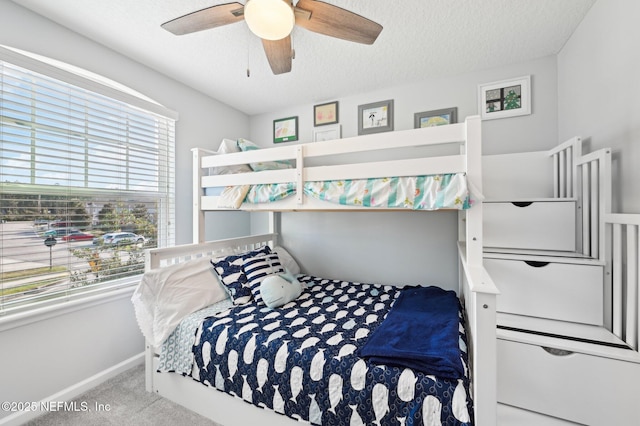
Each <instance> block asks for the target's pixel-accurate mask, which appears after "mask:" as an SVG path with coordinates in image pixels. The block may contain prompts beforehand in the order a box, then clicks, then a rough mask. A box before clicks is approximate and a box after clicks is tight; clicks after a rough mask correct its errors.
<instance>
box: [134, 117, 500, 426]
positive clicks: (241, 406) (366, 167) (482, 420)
mask: <svg viewBox="0 0 640 426" xmlns="http://www.w3.org/2000/svg"><path fill="white" fill-rule="evenodd" d="M443 144H447V145H449V144H453V145H455V146H459V147H460V149H459V150H456V152H459V154H454V155H445V156H437V157H434V156H426V155H425V156H422V154H420V153H421V152H423V151H421V150H417V149H416V147H424V146H431V145H443ZM399 149H400V150H404V151H405V156H404V158H402V159H398V160H387V161H375V162H366V163H349V164H342V165H331V166H316V167H305V160H306V159H310V158H314V157H325V156H330V155H343V154H351V153H366V152H371V151H383V152H384V151H385V150H399ZM206 153H207V151H205V150H201V149H194V150H193V156H194V182H195V184H194V219H193V220H194V233H193V239H194V244H188V245H183V246H177V247H170V248H163V249H151V250H148V251H147V258H146V270H150V269H155V268H159V267H163V266H166V265H168V264H173V263H179V262H183V261H186V260H189V259H192V258H195V257H201V256H212V255H215V254H216V253H217V252H218V251H221V250H222V249H223V248H228V247H236V248H238V249H252V248H255V247H257V246H260V245H263V244H269V245H276V244H277V233H275V232H272V233H269V234H266V235H259V236H251V237H243V238H234V239H227V240H219V241H212V242H204V241H203V240H204V211H206V210H220V209H218V208H217V197H211V196H204V195H203V193H204V192H203V188H205V187H210V186H227V185H241V184H253V183H275V182H296V183H297V187H298V191H297V194H298V195H296V196H295V197H290V199H285V200H282V201H278V202H276V203H269V204H261V205H243V206H242V208H243V209H248V210H266V211H297V210H350V209H353V208H350V207H345V206H340V205H334V204H330V203H326V202H322V201H317V200H312V199H307V198H306V197H305V196H304V195H302V190H301V188H302V185H303V184H304V181H306V180H329V179H357V178H369V177H386V176H411V175H425V174H438V173H458V172H463V173H466V174H467V180H468V182H469V185H470V187H471V188H473V190H474V192H475V194H476V201H475V203H474V205H473V207H472V208H471V209H469V210H466V211H464V212H460V217H461V220H460V221H459V223H460V224H461V226H460V230H459V232H458V241H459V242H458V251H459V259H460V261H459V265H460V268H459V269H460V271H459V277H460V286H459V295H460V297H461V299H462V300H463V302H464V305H465V309H466V314H467V331H468V337H469V356H470V366H471V379H472V393H473V399H474V413H475V422H476V424H477V425H493V424H496V309H495V306H496V303H495V302H496V295H497V294H498V291H497V289H496V287H495V285H494V284H493V282H492V281H491V279H490V278H489V276H488V275H487V273H486V271H485V270H484V268H483V266H482V202H481V193H482V170H481V124H480V118H479V117H470V118H467V119H466V120H465V122H464V123H460V124H453V125H448V126H440V127H433V128H426V129H415V130H406V131H401V132H393V133H379V134H373V135H367V136H358V137H354V138H347V139H341V140H336V141H326V142H316V143H311V144H300V145H288V146H282V147H275V148H270V149H263V150H257V151H251V152H244V153H234V154H226V155H214V154H213V153H212V155H205V154H206ZM406 153H408V154H409V155H406ZM407 157H408V158H407ZM286 159H295V160H296V168H294V169H288V170H274V171H263V172H253V173H243V174H236V175H222V176H206V173H205V171H206V170H207V169H208V168H210V167H218V166H224V165H233V164H247V163H252V162H264V161H274V160H286ZM359 210H363V209H362V208H360V209H359ZM366 210H367V211H369V210H373V209H366ZM385 210H389V209H385ZM425 215H427V216H428V212H427V213H425ZM425 220H428V219H426V218H425ZM277 223H278V218H277V213H274V214H272V215H271V225H270V226H271V228H272V230H273V231H275V230H276V229H277V227H276V224H277ZM157 365H158V354H157V350H156V348H154V347H152V346H151V345H149V344H147V347H146V387H147V391H149V392H156V393H158V394H159V395H161V396H163V397H165V398H168V399H170V400H172V401H174V402H177V403H178V404H181V405H183V406H185V407H187V408H189V409H191V410H193V411H196V412H198V413H200V414H202V415H204V416H206V417H208V418H210V419H212V420H214V421H216V422H218V423H221V424H223V425H225V426H232V425H250V424H261V425H285V424H293V423H292V422H293V421H294V420H291V419H289V418H287V417H285V416H282V415H279V414H276V413H275V412H271V411H270V410H264V409H261V408H258V407H254V406H252V405H249V404H247V403H245V402H244V401H243V400H241V399H240V398H235V397H232V396H230V395H227V394H226V393H223V392H220V391H217V390H215V389H213V388H208V387H207V386H204V385H202V384H200V383H199V382H196V381H195V380H192V379H190V378H184V377H182V376H180V375H178V374H167V373H162V374H161V373H157V372H156V371H157Z"/></svg>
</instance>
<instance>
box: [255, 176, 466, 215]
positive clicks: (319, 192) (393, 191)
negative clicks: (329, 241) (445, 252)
mask: <svg viewBox="0 0 640 426" xmlns="http://www.w3.org/2000/svg"><path fill="white" fill-rule="evenodd" d="M295 193H296V184H295V183H293V182H289V183H282V184H258V185H252V186H251V188H250V189H249V191H248V193H247V195H246V197H245V199H244V200H243V201H244V202H246V203H254V204H257V203H269V202H274V201H278V200H282V199H284V198H287V197H289V196H291V195H294V194H295ZM304 193H305V195H307V196H309V197H313V198H316V199H318V200H323V201H328V202H331V203H336V204H340V205H343V206H357V207H368V208H371V207H373V208H403V209H412V210H438V209H455V210H464V209H468V208H469V207H470V206H471V200H470V197H469V190H468V188H467V179H466V176H465V174H464V173H451V174H440V175H428V176H410V177H388V178H371V179H346V180H336V181H314V182H305V184H304Z"/></svg>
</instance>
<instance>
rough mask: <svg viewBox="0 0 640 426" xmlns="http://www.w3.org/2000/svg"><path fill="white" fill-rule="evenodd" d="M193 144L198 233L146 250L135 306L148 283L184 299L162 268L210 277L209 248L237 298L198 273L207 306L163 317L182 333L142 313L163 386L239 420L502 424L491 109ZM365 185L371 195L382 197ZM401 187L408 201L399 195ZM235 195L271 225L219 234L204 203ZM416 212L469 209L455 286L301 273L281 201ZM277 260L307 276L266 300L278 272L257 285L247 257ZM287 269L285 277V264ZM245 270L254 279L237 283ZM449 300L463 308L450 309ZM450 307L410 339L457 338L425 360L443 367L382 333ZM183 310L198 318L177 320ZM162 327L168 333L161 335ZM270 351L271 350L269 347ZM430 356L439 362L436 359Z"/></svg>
mask: <svg viewBox="0 0 640 426" xmlns="http://www.w3.org/2000/svg"><path fill="white" fill-rule="evenodd" d="M442 147H444V149H442ZM193 157H194V171H193V173H194V175H193V177H194V188H193V195H194V217H193V225H194V226H193V229H194V232H193V239H194V243H193V244H187V245H183V246H176V247H169V248H163V249H151V250H148V251H147V258H146V273H145V276H144V277H143V280H142V282H141V286H140V287H139V289H138V290H137V291H136V295H137V296H136V295H134V299H136V297H137V298H138V300H134V305H136V311H137V314H139V312H138V311H139V310H140V309H141V308H140V306H139V305H140V302H141V300H140V295H141V294H142V293H145V292H146V293H147V294H148V295H151V296H152V299H153V300H154V302H156V301H158V300H159V298H160V297H162V293H163V292H164V293H165V294H166V295H167V296H168V297H169V298H172V302H173V301H176V300H180V299H181V298H183V296H184V294H181V293H180V291H184V289H180V290H177V291H176V290H175V289H167V288H165V287H163V286H164V284H165V281H166V279H163V278H160V279H158V276H160V277H162V276H163V274H164V276H165V278H166V276H169V275H171V273H172V272H170V271H174V270H180V268H181V267H184V265H187V264H188V265H190V266H189V267H188V268H186V269H185V268H183V269H182V272H178V273H177V275H178V276H179V280H182V281H185V280H184V279H183V278H184V276H187V275H190V274H191V275H198V274H199V272H198V271H200V272H202V270H203V269H207V264H208V262H210V261H211V263H212V264H213V265H214V267H215V271H216V272H217V275H218V277H219V278H220V279H221V282H222V283H223V284H225V285H227V284H228V285H230V286H232V287H233V286H235V287H234V290H233V293H232V296H233V297H232V298H231V299H233V301H230V300H229V298H227V297H225V296H226V295H225V296H221V297H213V298H211V297H210V296H211V295H210V294H209V295H204V294H199V293H198V291H199V290H198V289H197V288H196V287H197V285H193V286H192V285H187V286H186V287H188V290H187V292H188V293H189V296H184V297H185V298H186V299H192V300H194V303H195V304H196V305H198V306H197V307H195V305H194V306H191V307H190V309H186V310H185V312H181V313H180V315H174V316H173V317H172V318H169V319H167V318H166V317H165V318H163V320H164V321H165V323H163V324H170V326H169V327H165V328H168V329H174V328H175V329H174V330H173V332H172V333H171V334H170V335H169V338H167V335H166V333H167V332H168V331H169V330H167V332H165V333H164V334H162V335H161V337H158V333H157V331H158V329H159V328H161V327H160V326H159V325H158V324H156V323H154V324H150V323H149V321H142V322H141V321H140V315H138V317H139V318H138V319H139V323H140V324H141V328H142V329H143V332H145V329H146V330H147V332H146V333H145V337H147V345H146V386H147V390H148V391H149V392H156V393H158V394H159V395H161V396H163V397H166V398H168V399H170V400H172V401H174V402H177V403H179V404H181V405H183V406H185V407H187V408H190V409H192V410H194V411H196V412H198V413H200V414H202V415H204V416H206V417H208V418H211V419H212V420H214V421H216V422H219V423H221V424H224V425H225V426H231V425H235V424H237V425H244V424H265V425H280V424H289V423H291V424H293V423H292V419H293V420H299V421H305V422H309V423H311V424H369V423H375V424H398V425H400V424H425V425H429V424H441V423H442V424H495V423H496V339H495V336H496V311H495V305H496V303H495V301H496V295H497V293H498V292H497V289H496V288H495V286H494V285H493V283H492V281H491V279H490V278H489V276H488V275H487V273H486V271H485V270H484V268H483V266H482V175H481V129H480V119H479V118H478V117H470V118H467V119H466V120H465V122H464V123H460V124H453V125H448V126H441V127H434V128H426V129H414V130H407V131H400V132H392V133H381V134H373V135H367V136H358V137H354V138H348V139H341V140H337V141H325V142H317V143H310V144H298V145H287V146H278V147H274V148H269V149H257V148H256V147H251V149H249V150H247V151H246V152H236V153H227V154H225V155H219V153H217V152H216V153H214V152H210V151H205V150H202V149H194V150H193ZM274 162H278V163H276V165H273V164H274ZM265 163H267V164H269V163H271V164H272V167H266V170H265V168H264V167H253V168H252V170H259V171H247V172H244V173H227V174H220V173H219V172H220V170H221V168H222V170H224V168H227V167H230V168H232V169H233V168H237V167H238V166H245V165H247V164H251V165H256V164H260V165H261V166H262V165H264V164H265ZM285 163H286V164H287V165H286V166H285V167H281V166H282V164H285ZM214 170H215V171H216V172H215V173H211V172H212V171H214ZM245 170H247V169H246V168H245ZM234 171H237V170H234ZM223 173H225V172H223ZM390 181H391V183H389V182H390ZM328 182H330V183H328ZM407 182H408V183H407ZM331 185H334V186H337V187H338V193H337V195H336V193H330V195H320V196H318V194H317V193H314V190H313V188H323V189H326V188H327V187H330V186H331ZM349 185H351V186H349ZM385 185H386V186H385ZM389 185H392V186H393V190H392V192H393V196H392V197H389V196H388V192H389V189H388V186H389ZM221 187H223V188H226V191H227V192H231V193H234V194H235V193H238V192H240V193H242V195H241V196H240V198H235V199H234V200H233V201H232V202H231V203H229V201H228V199H226V198H225V196H224V195H221V192H220V188H221ZM283 187H284V188H285V189H286V196H283V195H281V194H282V193H281V192H277V195H275V196H272V195H271V193H270V194H269V195H266V196H264V197H257V198H259V200H258V201H260V202H253V203H249V202H247V201H246V200H247V196H246V194H247V193H248V192H249V191H252V190H254V189H255V188H258V189H259V190H258V191H257V192H260V191H262V190H263V189H264V188H277V191H280V189H281V188H283ZM346 187H349V188H350V189H349V190H346V189H345V188H346ZM209 188H215V189H214V190H213V191H211V190H210V189H209ZM310 188H312V189H310ZM340 191H342V192H340ZM372 191H376V192H375V193H376V194H377V195H376V196H375V197H371V196H370V195H371V192H372ZM385 191H386V192H385ZM255 192H256V191H255V190H254V193H255ZM385 193H386V194H387V195H386V196H382V195H379V194H385ZM354 194H356V195H354ZM362 194H364V197H366V196H367V194H369V198H366V199H364V197H363V196H362ZM400 195H402V197H404V199H402V197H400ZM372 198H377V199H380V198H384V201H382V202H380V201H379V200H376V199H372ZM391 198H393V199H401V200H400V202H396V203H393V202H390V201H389V200H390V199H391ZM445 199H446V201H445ZM354 200H355V201H354ZM235 208H238V209H241V210H249V211H268V212H270V214H269V217H270V228H271V229H270V232H269V233H268V234H265V235H256V236H248V237H241V238H232V239H226V240H218V241H210V242H205V241H204V222H205V221H204V212H205V211H217V210H228V209H235ZM403 209H411V210H416V209H417V210H438V209H447V210H448V209H455V210H458V212H459V213H458V214H459V217H460V220H459V232H458V233H457V235H456V237H457V239H458V255H459V272H458V276H459V289H458V291H457V294H455V293H453V292H451V291H445V290H442V289H439V288H438V287H434V286H428V283H425V285H427V286H418V287H405V288H400V287H398V286H393V285H380V284H376V283H359V282H347V281H343V280H332V279H325V278H321V277H315V276H312V275H309V274H305V273H304V272H305V271H302V272H301V273H300V274H297V275H295V276H294V275H293V274H291V273H288V272H289V271H290V269H295V268H296V266H297V265H295V261H294V260H293V258H292V257H291V256H290V255H288V254H287V252H286V250H284V249H283V248H282V247H280V246H279V241H278V233H277V231H278V223H279V217H278V216H279V212H282V211H305V210H312V211H346V210H356V211H362V210H366V211H380V210H384V211H389V210H403ZM425 216H428V213H425ZM425 220H428V218H425ZM452 238H454V236H452ZM274 253H275V254H274ZM293 254H294V255H295V253H293ZM294 257H295V256H294ZM212 259H213V260H212ZM267 261H268V268H269V271H270V272H269V275H268V278H271V277H273V276H278V278H282V277H284V278H285V279H287V280H288V281H290V282H291V283H293V284H297V285H299V291H297V292H295V294H294V295H293V296H286V297H287V298H286V299H285V300H284V301H283V302H282V303H281V304H279V305H277V304H276V305H275V306H271V305H269V306H265V305H264V302H260V301H259V297H258V295H259V293H258V292H257V291H256V289H258V288H259V289H261V291H262V292H263V293H262V294H265V300H266V299H267V295H268V293H266V290H265V284H266V281H267V279H266V278H265V277H264V276H263V277H262V278H261V280H262V281H261V282H262V284H261V285H259V286H256V285H255V282H252V280H253V278H251V277H250V276H251V272H249V269H247V268H248V265H249V262H267ZM233 265H235V266H233ZM238 265H240V266H238ZM263 266H264V265H263ZM285 266H286V270H285ZM264 267H265V268H267V266H264ZM234 268H235V269H234ZM167 271H168V272H167ZM185 271H188V272H185ZM281 272H285V274H284V275H282V274H280V275H278V274H279V273H281ZM294 272H298V271H294ZM181 274H182V275H181ZM243 274H245V275H244V277H243ZM200 277H202V275H200ZM247 277H249V278H247ZM227 278H228V281H225V280H227ZM241 278H242V279H241ZM242 280H244V283H245V284H246V285H245V286H244V287H243V286H242V285H240V286H238V282H239V281H242ZM272 281H273V280H272ZM293 284H292V285H293ZM251 285H253V288H252V289H251V290H252V291H251V295H250V296H247V299H242V297H243V296H242V294H241V292H242V291H244V290H245V289H246V287H250V286H251ZM283 285H284V284H283ZM227 290H228V288H227ZM452 293H453V298H452V297H451V296H452ZM251 296H253V300H252V298H251ZM234 301H235V302H234ZM247 301H249V302H248V303H246V304H242V303H243V302H247ZM234 303H237V305H234ZM169 304H171V302H170V303H169ZM209 304H212V305H211V306H208V305H209ZM267 304H269V301H268V300H267ZM445 305H447V306H450V308H448V309H444V308H443V306H445ZM429 307H430V308H429ZM200 308H202V309H201V310H198V311H197V312H195V313H193V314H191V315H187V314H189V312H191V311H194V310H197V309H200ZM403 309H405V310H403ZM438 310H442V311H446V312H444V315H445V316H447V320H446V321H444V322H443V323H442V324H446V326H444V327H440V326H437V327H436V326H433V327H431V328H434V329H441V328H446V329H447V330H448V336H449V337H447V338H446V339H445V338H444V337H442V336H435V335H433V334H431V335H430V334H423V335H421V336H420V337H417V336H416V335H414V336H416V338H414V339H413V340H410V341H409V342H411V343H413V344H415V342H418V341H423V340H424V339H427V340H429V339H436V340H437V339H442V340H438V341H439V342H441V343H438V345H435V346H444V347H446V348H447V350H448V352H449V355H451V354H453V355H452V356H447V357H444V358H443V357H442V355H441V354H431V353H429V354H428V355H429V356H428V357H427V358H435V364H436V366H434V363H432V362H430V361H432V359H430V360H425V359H424V357H421V356H418V358H419V359H416V357H415V356H414V355H415V353H413V354H412V355H411V356H407V353H406V351H407V341H406V339H404V340H405V341H404V344H403V343H402V340H403V339H398V340H400V343H398V345H399V346H397V347H395V349H397V351H396V352H394V353H389V352H388V347H383V348H382V349H381V347H380V345H378V346H375V345H374V343H376V342H378V343H379V342H381V341H382V342H384V341H385V340H388V338H389V336H390V334H389V333H391V334H393V333H395V332H396V331H390V330H397V329H395V328H393V327H394V326H397V325H398V324H406V323H411V322H412V321H406V318H407V316H406V315H433V314H434V312H435V311H438ZM187 311H189V312H187ZM303 314H306V316H304V315H303ZM403 315H404V316H403ZM151 316H152V315H151ZM175 317H187V319H186V320H183V321H182V322H180V323H179V324H178V325H177V326H176V322H177V320H176V318H175ZM329 317H330V318H331V321H329V320H328V319H329ZM409 318H416V321H414V322H415V323H416V324H419V325H420V326H419V327H408V328H411V329H412V330H411V331H407V330H403V331H402V333H405V332H406V333H415V332H416V329H421V330H420V332H424V331H425V329H427V328H430V327H426V325H427V324H429V322H430V321H434V324H435V321H436V320H435V317H430V318H431V320H426V319H424V317H418V316H415V317H409ZM145 322H146V323H145ZM187 323H188V324H187ZM387 326H388V327H387ZM149 330H151V331H149ZM260 330H262V331H260ZM154 332H156V336H155V338H150V337H149V335H150V334H151V335H153V334H154ZM312 332H314V333H315V334H313V333H312ZM180 333H182V334H180ZM323 335H324V336H323ZM406 335H410V334H406ZM194 336H195V337H194ZM452 336H453V338H451V337H452ZM180 340H187V344H186V346H189V349H191V347H193V352H191V353H187V354H185V353H179V352H178V349H177V346H176V345H173V343H175V341H180ZM434 341H435V340H434ZM234 344H237V345H238V346H234ZM168 345H169V347H168ZM403 345H404V346H403ZM392 352H393V351H392ZM414 352H415V351H414ZM268 354H270V355H271V356H273V358H271V359H266V357H267V355H268ZM424 354H425V353H423V352H421V353H420V355H424ZM432 355H433V357H432ZM398 356H400V358H402V359H403V361H402V362H400V361H399V358H398ZM376 357H377V358H376ZM389 357H391V358H389ZM184 359H187V363H186V367H185V364H184V363H183V362H182V361H183V360H184ZM407 360H408V361H407ZM427 361H429V365H428V366H426V364H424V363H426V362H427ZM160 371H162V372H160ZM167 371H173V372H177V373H182V374H170V373H167ZM183 376H184V377H183ZM278 380H280V381H278ZM203 384H204V385H203ZM429 388H430V389H429ZM436 388H437V389H436ZM220 391H222V392H220ZM246 402H249V403H250V404H253V405H249V404H246ZM254 405H255V406H254ZM265 408H266V409H265ZM281 414H285V415H286V416H288V417H285V416H282V415H281Z"/></svg>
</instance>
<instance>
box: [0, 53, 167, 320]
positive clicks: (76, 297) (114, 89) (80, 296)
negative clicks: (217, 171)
mask: <svg viewBox="0 0 640 426" xmlns="http://www.w3.org/2000/svg"><path fill="white" fill-rule="evenodd" d="M0 60H1V61H4V62H7V63H11V64H13V65H16V66H19V67H22V68H25V69H28V70H30V71H34V72H36V73H39V74H42V75H45V76H47V77H51V78H54V79H57V80H59V81H62V82H64V83H68V84H70V85H73V86H77V87H80V88H82V89H86V90H88V91H91V92H94V93H97V94H100V95H103V96H107V97H109V98H111V99H114V100H117V101H120V102H124V103H126V104H128V105H130V106H133V107H135V108H139V109H142V110H144V111H148V112H151V113H153V114H156V115H160V116H163V117H166V118H167V119H169V120H171V121H172V122H173V123H175V121H177V119H178V114H177V113H176V112H174V111H172V110H170V109H167V108H165V107H164V106H162V105H160V104H158V103H157V102H155V101H153V100H151V99H149V98H146V97H145V96H143V95H141V94H139V93H137V92H135V91H133V90H131V89H129V88H126V87H124V86H122V85H120V84H118V83H116V82H113V81H111V80H108V79H106V78H104V77H101V76H98V75H96V74H93V73H90V72H88V71H86V70H82V69H79V68H76V67H74V66H72V65H69V64H64V63H61V62H58V61H55V60H52V59H50V58H45V57H42V56H39V55H35V54H32V53H29V52H24V51H21V50H18V49H14V48H10V47H7V46H3V45H0ZM172 133H173V134H174V133H175V132H174V131H173V129H172ZM170 150H171V152H169V153H167V154H166V160H168V161H171V162H172V164H171V165H170V167H169V168H168V170H169V172H168V174H169V175H163V176H159V179H160V181H161V182H164V183H166V185H167V194H169V198H168V201H167V202H166V203H167V205H159V211H158V219H157V228H158V243H157V245H158V247H167V246H172V245H174V244H175V223H174V220H173V219H172V218H174V217H175V164H174V163H175V136H172V138H171V146H170ZM139 277H140V276H139V275H138V276H129V277H125V278H121V279H116V280H113V281H111V282H109V285H104V286H103V285H97V286H92V287H90V288H89V289H87V290H86V291H78V292H72V293H71V295H70V296H64V297H57V298H55V299H52V300H50V301H35V302H33V303H25V304H24V305H22V306H20V307H18V308H16V309H13V310H11V311H9V312H3V310H2V309H0V330H3V329H5V328H6V327H7V326H11V327H13V326H15V325H23V324H24V323H26V322H31V321H32V320H34V321H35V320H39V319H42V318H45V317H47V316H51V315H58V314H62V313H65V312H68V311H69V309H73V310H75V309H83V308H85V307H87V306H90V305H92V304H95V303H98V302H99V301H108V300H113V299H114V298H120V297H124V296H123V295H129V294H131V293H132V291H133V286H134V285H135V284H136V283H137V282H139ZM101 287H102V288H101ZM11 324H13V325H11Z"/></svg>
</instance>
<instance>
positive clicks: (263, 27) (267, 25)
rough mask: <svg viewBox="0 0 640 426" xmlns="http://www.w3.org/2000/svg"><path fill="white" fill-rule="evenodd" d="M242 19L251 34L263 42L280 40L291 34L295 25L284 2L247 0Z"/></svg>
mask: <svg viewBox="0 0 640 426" xmlns="http://www.w3.org/2000/svg"><path fill="white" fill-rule="evenodd" d="M244 19H245V21H246V22H247V25H248V26H249V29H250V30H251V32H252V33H254V34H255V35H257V36H258V37H260V38H263V39H265V40H280V39H283V38H285V37H287V36H288V35H289V34H291V30H293V26H294V25H295V23H296V18H295V14H294V13H293V8H292V7H291V5H290V4H289V3H288V2H287V1H286V0H249V1H248V2H247V4H246V5H245V6H244Z"/></svg>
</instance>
